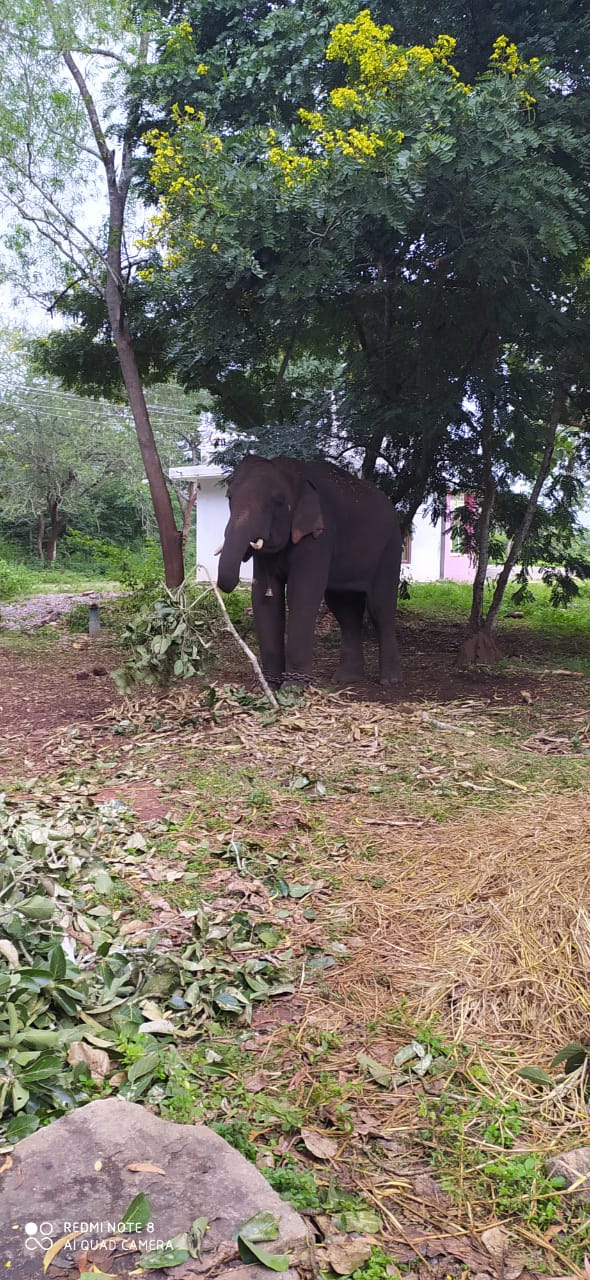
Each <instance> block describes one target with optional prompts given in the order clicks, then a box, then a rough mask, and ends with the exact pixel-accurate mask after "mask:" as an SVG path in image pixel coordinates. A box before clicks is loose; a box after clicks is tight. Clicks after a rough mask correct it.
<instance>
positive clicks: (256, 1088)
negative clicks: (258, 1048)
mask: <svg viewBox="0 0 590 1280" xmlns="http://www.w3.org/2000/svg"><path fill="white" fill-rule="evenodd" d="M268 1081H269V1075H268V1072H267V1071H255V1072H254V1073H253V1075H251V1076H248V1077H247V1079H246V1080H244V1088H245V1089H247V1090H248V1093H260V1092H261V1091H262V1089H266V1086H267V1084H268Z"/></svg>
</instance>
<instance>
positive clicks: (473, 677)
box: [0, 615, 590, 768]
mask: <svg viewBox="0 0 590 1280" xmlns="http://www.w3.org/2000/svg"><path fill="white" fill-rule="evenodd" d="M463 634H464V633H463V629H462V628H461V626H459V625H457V624H454V623H446V624H435V625H433V624H430V623H426V622H424V621H423V620H419V619H412V618H411V617H410V618H408V617H404V619H403V620H402V622H401V623H400V625H399V641H400V650H401V655H402V671H403V674H402V679H401V681H400V683H399V684H398V685H396V686H393V687H392V688H387V689H382V688H381V687H380V686H379V684H378V683H377V678H376V671H377V649H376V644H375V641H374V637H373V635H372V633H371V632H370V631H367V635H366V638H365V653H366V666H367V678H366V680H364V681H363V682H362V683H359V684H356V685H355V686H354V687H353V688H351V689H350V690H348V691H346V692H344V693H343V697H349V698H350V699H351V700H353V701H363V702H373V703H377V704H379V705H382V706H391V707H392V708H393V707H399V706H407V705H411V704H418V705H420V704H437V705H439V704H440V705H441V706H442V705H444V704H445V703H449V702H455V701H458V700H462V699H469V698H477V699H484V700H486V701H489V703H490V705H496V706H498V707H502V706H506V707H510V706H513V705H518V704H520V703H522V702H523V701H524V702H527V703H530V704H531V705H533V704H537V705H539V704H543V705H545V704H547V706H551V707H553V708H554V709H555V711H556V714H558V715H559V717H560V718H562V717H563V716H564V715H567V712H568V709H569V710H572V711H578V710H579V709H580V708H581V707H583V706H587V707H590V676H586V675H580V674H579V673H577V672H575V671H571V672H570V671H567V670H565V669H564V668H561V667H559V666H557V665H556V659H555V655H554V654H551V653H550V652H549V653H548V654H546V655H545V658H544V656H543V654H542V653H539V644H538V639H537V638H536V637H531V636H530V635H528V634H527V633H526V632H524V631H523V634H522V636H519V635H518V634H514V633H510V634H509V635H506V636H504V637H502V641H501V646H502V651H503V653H504V654H505V657H506V659H508V660H510V667H509V668H505V667H502V668H498V669H493V668H482V669H475V668H472V669H460V667H459V666H458V652H459V648H460V644H461V641H462V638H463ZM230 643H231V642H230ZM588 653H589V654H590V638H589V642H588ZM337 655H338V630H337V627H336V624H335V623H333V622H332V620H331V619H330V617H329V615H326V616H324V617H323V618H321V619H320V625H319V628H318V637H317V642H316V657H315V663H314V672H313V683H314V685H316V686H317V687H320V688H331V687H333V686H332V685H331V678H332V673H333V671H334V668H335V666H336V662H337ZM563 656H564V659H565V658H567V657H570V656H573V657H575V656H578V655H576V654H575V653H572V654H571V655H570V654H564V655H563ZM121 661H122V657H121V654H120V652H119V651H118V650H117V647H116V645H115V644H114V642H113V641H112V639H111V638H109V636H108V633H106V632H102V633H101V635H100V636H99V637H98V638H97V639H95V640H93V641H92V642H90V641H89V640H88V639H87V638H86V637H85V636H80V635H77V634H73V635H70V634H68V633H67V631H65V630H63V629H61V630H60V631H59V633H58V637H57V638H56V637H55V636H53V637H50V638H49V639H47V638H42V639H40V640H38V641H35V642H34V645H33V647H31V644H27V643H25V644H21V645H20V646H19V645H18V643H16V642H10V641H9V640H8V637H7V638H6V640H5V643H4V645H2V643H1V642H0V764H3V765H4V768H7V767H8V766H9V763H10V761H11V760H12V761H14V762H16V763H17V764H18V765H19V766H20V765H21V764H22V763H23V762H25V764H26V760H29V761H31V762H35V763H36V764H39V763H40V762H41V760H42V758H43V755H44V752H45V748H46V746H47V745H48V744H50V743H51V740H52V739H53V738H54V737H55V735H56V734H59V733H60V731H62V730H67V729H68V728H71V727H72V726H79V727H80V729H81V731H82V732H84V731H85V729H89V727H90V726H91V725H94V726H96V725H97V723H99V722H100V720H101V718H102V717H103V716H104V713H105V711H106V710H107V709H108V708H111V707H113V706H117V705H121V706H122V705H123V699H122V698H121V697H120V695H119V694H118V693H117V690H116V688H115V685H114V683H113V680H112V678H111V673H112V671H114V670H115V669H116V668H117V667H118V666H119V665H120V664H121ZM557 661H559V659H558V660H557ZM211 678H213V679H214V680H215V681H216V682H217V683H221V684H224V683H226V684H229V685H241V686H244V687H245V688H246V689H250V690H252V691H255V690H256V689H257V688H258V685H257V681H256V678H255V676H254V674H253V672H252V669H251V667H250V665H249V663H248V661H247V659H246V658H245V656H244V655H243V654H242V653H241V651H239V650H238V649H237V646H236V647H235V648H234V651H233V652H232V653H231V656H230V653H229V652H228V657H227V658H226V660H225V662H224V664H223V666H221V667H219V668H217V669H216V670H214V671H213V672H212V674H211ZM197 683H198V682H197ZM187 687H190V685H189V686H187ZM140 696H141V695H140ZM106 731H107V730H106V727H105V732H106Z"/></svg>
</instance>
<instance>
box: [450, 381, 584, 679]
mask: <svg viewBox="0 0 590 1280" xmlns="http://www.w3.org/2000/svg"><path fill="white" fill-rule="evenodd" d="M564 408H565V396H564V395H563V393H562V392H559V393H557V392H556V394H555V396H554V400H553V409H552V412H551V418H550V422H549V427H548V431H547V439H546V441H545V448H544V450H543V455H542V458H541V462H540V465H539V470H538V472H537V478H536V480H535V483H534V485H533V488H532V490H531V495H530V497H529V500H528V503H527V506H526V511H525V513H524V517H523V521H522V524H521V526H520V529H519V530H518V532H517V533H516V534H515V536H514V538H513V539H512V544H511V547H510V551H509V552H508V555H507V557H506V560H505V562H504V566H503V568H502V572H501V573H500V574H499V576H498V580H497V582H496V587H495V590H494V594H493V596H492V603H491V604H490V607H489V609H488V612H487V614H486V616H485V617H484V616H483V582H482V586H481V601H482V603H481V605H480V606H479V610H476V591H475V583H474V595H473V608H472V611H471V622H472V634H471V636H470V637H469V638H468V639H467V640H466V641H465V643H464V644H463V645H462V647H461V658H462V659H463V661H465V662H469V663H489V662H495V661H497V659H498V658H499V656H500V653H499V650H498V647H497V645H496V642H495V640H494V638H493V636H492V628H493V626H494V623H495V622H496V619H497V617H498V613H499V610H500V606H501V604H502V600H503V599H504V593H505V591H506V587H507V586H508V582H509V580H510V574H511V573H512V570H513V568H514V566H515V564H516V561H517V560H518V557H519V555H520V553H521V551H522V548H523V546H524V544H525V542H526V539H527V537H528V535H529V533H530V529H531V525H532V523H533V519H534V516H535V512H536V510H537V507H538V505H539V498H540V496H541V490H542V488H543V485H544V483H545V481H546V479H547V476H548V475H549V472H550V470H551V463H552V461H553V454H554V451H555V437H556V434H557V428H558V426H559V424H560V422H561V421H562V417H563V411H564ZM482 514H483V513H482ZM488 541H489V522H488ZM486 567H487V560H486ZM479 568H480V564H479V563H478V573H479ZM484 581H485V575H484ZM475 617H477V627H476V628H474V627H473V622H474V620H475Z"/></svg>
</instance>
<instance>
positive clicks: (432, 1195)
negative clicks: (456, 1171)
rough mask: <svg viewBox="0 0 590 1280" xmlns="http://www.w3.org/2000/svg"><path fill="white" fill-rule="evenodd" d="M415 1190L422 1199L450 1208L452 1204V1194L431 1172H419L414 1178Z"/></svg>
mask: <svg viewBox="0 0 590 1280" xmlns="http://www.w3.org/2000/svg"><path fill="white" fill-rule="evenodd" d="M414 1190H415V1192H416V1195H417V1196H419V1197H420V1199H421V1200H430V1201H431V1202H432V1204H439V1205H440V1206H441V1208H442V1207H444V1208H448V1206H449V1205H450V1204H451V1198H450V1196H448V1195H447V1193H446V1191H443V1189H442V1187H441V1186H440V1183H438V1182H437V1181H436V1179H435V1178H432V1177H431V1176H430V1174H429V1173H419V1174H418V1177H417V1178H414Z"/></svg>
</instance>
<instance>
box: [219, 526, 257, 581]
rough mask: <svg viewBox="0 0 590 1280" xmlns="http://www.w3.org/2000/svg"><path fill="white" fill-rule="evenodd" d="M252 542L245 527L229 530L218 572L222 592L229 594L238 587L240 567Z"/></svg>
mask: <svg viewBox="0 0 590 1280" xmlns="http://www.w3.org/2000/svg"><path fill="white" fill-rule="evenodd" d="M250 541H251V539H250V534H249V533H248V531H247V530H245V529H244V527H243V526H242V527H241V528H240V527H236V526H234V527H233V528H232V527H230V528H228V530H227V532H226V535H225V539H224V542H223V547H222V549H221V555H220V557H219V569H218V571H217V586H218V587H219V590H220V591H225V592H226V593H228V594H229V592H230V591H234V590H235V588H236V587H237V585H238V582H239V581H240V565H241V563H242V560H244V559H245V557H246V555H247V553H248V549H249V546H250Z"/></svg>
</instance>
